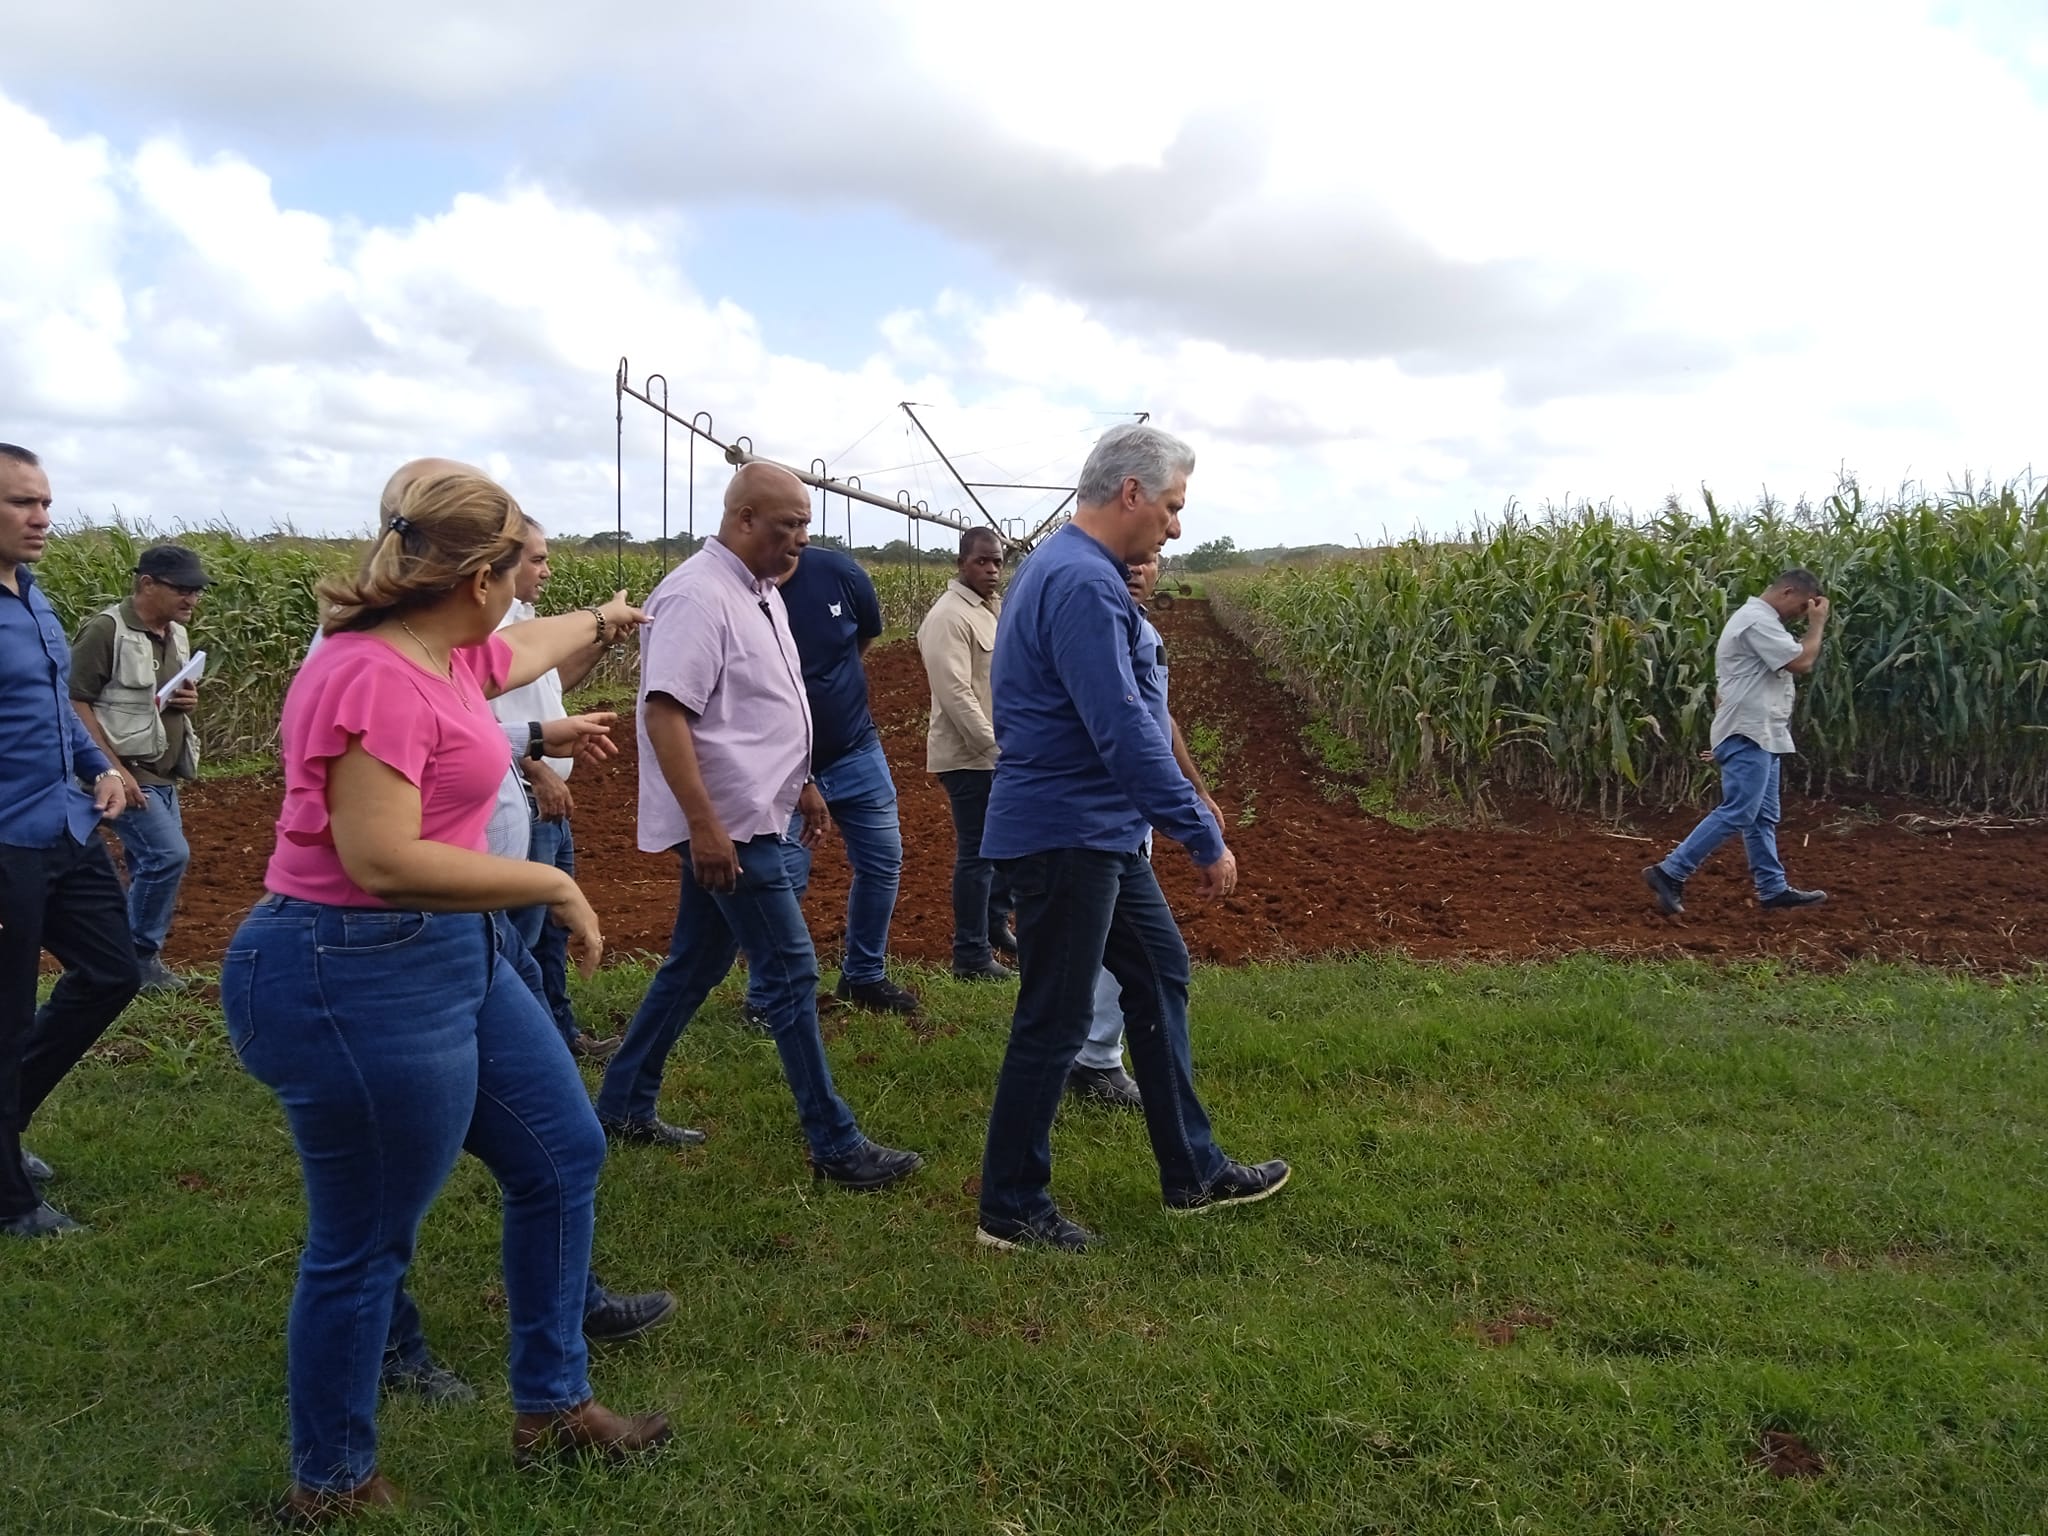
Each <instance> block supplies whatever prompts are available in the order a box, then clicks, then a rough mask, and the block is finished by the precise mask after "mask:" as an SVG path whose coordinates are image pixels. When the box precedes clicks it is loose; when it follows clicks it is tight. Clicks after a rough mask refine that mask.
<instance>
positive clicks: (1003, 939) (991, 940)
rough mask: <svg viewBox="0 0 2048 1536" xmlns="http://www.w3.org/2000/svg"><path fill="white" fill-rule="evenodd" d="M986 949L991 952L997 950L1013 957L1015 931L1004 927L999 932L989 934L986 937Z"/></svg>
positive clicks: (1015, 945) (1015, 948) (1015, 951)
mask: <svg viewBox="0 0 2048 1536" xmlns="http://www.w3.org/2000/svg"><path fill="white" fill-rule="evenodd" d="M988 947H989V948H990V949H993V950H999V951H1000V952H1002V953H1003V954H1006V955H1015V954H1016V953H1017V930H1016V929H1014V928H1010V927H1005V928H1003V929H1002V930H1001V931H1000V932H997V933H992V934H990V935H989V936H988Z"/></svg>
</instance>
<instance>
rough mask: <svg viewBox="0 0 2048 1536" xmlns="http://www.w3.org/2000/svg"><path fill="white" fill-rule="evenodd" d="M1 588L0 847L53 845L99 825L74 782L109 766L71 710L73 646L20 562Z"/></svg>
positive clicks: (86, 833) (86, 834) (88, 797)
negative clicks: (9, 581)
mask: <svg viewBox="0 0 2048 1536" xmlns="http://www.w3.org/2000/svg"><path fill="white" fill-rule="evenodd" d="M14 580H15V585H16V586H18V587H19V588H20V589H21V590H20V591H19V593H15V592H10V591H8V590H7V589H6V588H5V587H0V843H8V844H12V845H13V846H15V847H18V848H51V847H54V846H56V844H57V843H58V842H60V841H61V840H62V839H63V837H64V836H65V834H66V833H69V834H70V835H71V837H72V838H73V839H74V840H75V841H77V842H81V843H82V842H84V841H85V840H86V839H87V838H88V837H90V836H92V832H93V828H95V827H97V826H98V825H99V824H100V813H99V812H98V811H97V810H95V809H94V808H93V801H92V796H91V795H88V794H87V793H86V792H85V791H84V790H82V789H80V788H79V787H78V785H79V780H80V779H90V778H91V777H93V775H95V774H100V773H105V772H106V771H107V769H108V768H109V767H110V766H111V765H110V764H109V763H108V762H107V759H106V754H105V753H103V752H101V751H100V749H99V748H98V746H96V745H95V744H94V742H93V739H92V737H91V736H90V735H89V734H87V732H86V729H85V722H84V721H82V720H80V719H79V718H78V715H77V712H76V711H74V710H73V709H72V707H71V642H70V641H69V640H68V639H66V638H65V635H64V626H63V625H62V624H60V623H58V622H57V612H56V610H55V609H54V608H52V607H51V606H50V600H49V599H48V598H47V597H45V596H43V594H42V590H41V589H40V588H39V587H37V586H36V583H35V578H34V577H33V576H32V575H30V574H29V568H28V567H27V566H26V565H17V566H16V567H15V568H14Z"/></svg>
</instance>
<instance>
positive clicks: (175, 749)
mask: <svg viewBox="0 0 2048 1536" xmlns="http://www.w3.org/2000/svg"><path fill="white" fill-rule="evenodd" d="M121 617H122V618H123V619H124V620H126V621H127V623H128V624H130V625H131V626H132V627H134V628H136V629H142V620H141V618H140V617H139V616H138V615H137V614H136V612H135V599H134V598H132V597H125V598H123V599H122V600H121ZM142 632H143V633H144V634H146V635H149V646H150V651H151V652H152V654H154V655H155V657H156V685H157V687H159V688H161V687H163V685H164V684H165V683H168V682H169V681H170V680H171V679H172V678H174V677H176V676H177V675H178V653H177V652H176V651H174V650H172V649H171V644H170V641H169V640H168V639H167V638H166V637H165V636H163V635H157V634H151V633H150V631H148V630H146V629H142ZM113 677H114V620H113V617H112V616H111V615H109V614H107V613H104V612H101V613H96V614H94V615H93V616H92V617H91V618H89V619H87V620H86V621H85V622H84V623H83V624H81V625H80V626H79V627H78V638H77V639H76V640H73V641H72V642H71V697H72V698H73V699H76V700H77V701H79V702H80V703H83V704H93V703H97V702H98V700H99V696H100V694H101V693H103V692H105V690H106V686H107V684H108V683H110V682H112V681H113ZM163 722H164V750H163V752H162V753H161V754H160V755H158V756H157V757H155V758H153V759H151V760H150V761H148V762H143V761H142V760H140V759H138V758H128V759H124V761H125V762H126V763H127V766H128V771H129V772H131V773H133V774H134V775H135V777H136V779H137V781H138V782H140V783H143V784H169V783H172V782H174V780H173V778H172V771H173V770H174V769H175V768H176V767H177V766H178V759H179V758H180V757H182V756H183V755H184V753H185V733H186V732H187V731H189V730H191V728H192V721H191V717H190V716H189V715H186V714H183V713H181V712H180V711H178V710H175V709H173V710H166V711H164V715H163Z"/></svg>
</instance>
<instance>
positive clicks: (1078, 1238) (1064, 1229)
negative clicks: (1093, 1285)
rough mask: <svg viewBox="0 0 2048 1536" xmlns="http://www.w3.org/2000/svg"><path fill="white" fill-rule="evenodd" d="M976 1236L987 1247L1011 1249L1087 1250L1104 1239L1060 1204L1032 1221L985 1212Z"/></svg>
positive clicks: (1009, 1250) (976, 1228) (1001, 1250)
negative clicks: (1063, 1210) (1073, 1218)
mask: <svg viewBox="0 0 2048 1536" xmlns="http://www.w3.org/2000/svg"><path fill="white" fill-rule="evenodd" d="M974 1240H975V1241H976V1242H977V1243H979V1244H981V1246H982V1247H984V1248H994V1249H996V1250H997V1251H998V1252H1001V1253H1012V1252H1015V1251H1016V1250H1017V1249H1019V1248H1058V1249H1060V1250H1062V1251H1063V1252H1066V1253H1086V1252H1087V1251H1088V1250H1089V1249H1090V1248H1093V1247H1094V1246H1095V1245H1096V1244H1097V1243H1099V1242H1101V1241H1102V1239H1101V1238H1099V1237H1097V1236H1096V1235H1095V1234H1094V1233H1093V1232H1090V1231H1089V1230H1088V1229H1087V1228H1086V1227H1084V1226H1082V1225H1081V1224H1080V1223H1078V1222H1073V1221H1069V1220H1067V1218H1066V1217H1064V1216H1062V1215H1061V1214H1060V1213H1059V1210H1058V1208H1057V1207H1055V1208H1054V1209H1052V1210H1050V1211H1047V1212H1046V1213H1045V1214H1044V1215H1043V1216H1039V1217H1036V1218H1034V1219H1033V1220H1031V1221H1017V1220H1013V1219H1006V1218H1003V1217H996V1216H984V1217H982V1218H981V1221H980V1223H979V1225H977V1226H976V1227H975V1229H974Z"/></svg>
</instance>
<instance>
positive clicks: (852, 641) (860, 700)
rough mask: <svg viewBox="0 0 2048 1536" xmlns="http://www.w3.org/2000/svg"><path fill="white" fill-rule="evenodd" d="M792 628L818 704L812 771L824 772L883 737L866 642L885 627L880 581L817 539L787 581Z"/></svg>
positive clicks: (807, 686)
mask: <svg viewBox="0 0 2048 1536" xmlns="http://www.w3.org/2000/svg"><path fill="white" fill-rule="evenodd" d="M782 602H783V606H784V607H785V608H786V609H787V610H788V612H789V632H790V633H791V634H792V635H794V636H795V637H796V649H797V654H798V655H800V656H801V657H803V662H804V695H805V697H806V698H807V699H808V700H809V702H810V706H811V729H812V732H813V735H814V738H815V739H814V741H813V744H812V747H811V772H812V773H823V772H824V771H825V770H826V769H827V768H830V767H831V766H832V765H833V764H834V763H836V762H838V761H840V760H841V759H842V758H846V757H851V756H852V755H853V754H854V753H856V752H858V751H860V750H862V749H863V748H865V747H870V746H873V745H874V743H875V740H876V735H875V721H874V716H873V715H871V714H870V713H869V712H868V674H867V669H866V667H865V666H863V665H862V663H861V656H860V646H861V642H862V641H863V640H872V639H874V638H875V636H877V635H879V634H880V633H881V632H882V604H881V601H880V599H878V598H877V597H876V596H875V584H874V582H873V581H872V580H871V579H869V577H868V573H867V572H866V571H864V570H862V569H861V568H860V563H859V562H858V561H857V560H855V559H854V558H853V556H851V555H849V554H845V553H843V552H842V551H840V550H836V549H830V548H827V547H826V546H825V545H822V544H813V545H811V546H810V547H809V548H807V549H806V550H805V551H804V552H803V558H802V559H801V560H799V561H798V562H797V567H796V574H795V575H794V576H792V577H790V578H789V580H787V581H785V582H784V583H783V584H782Z"/></svg>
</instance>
